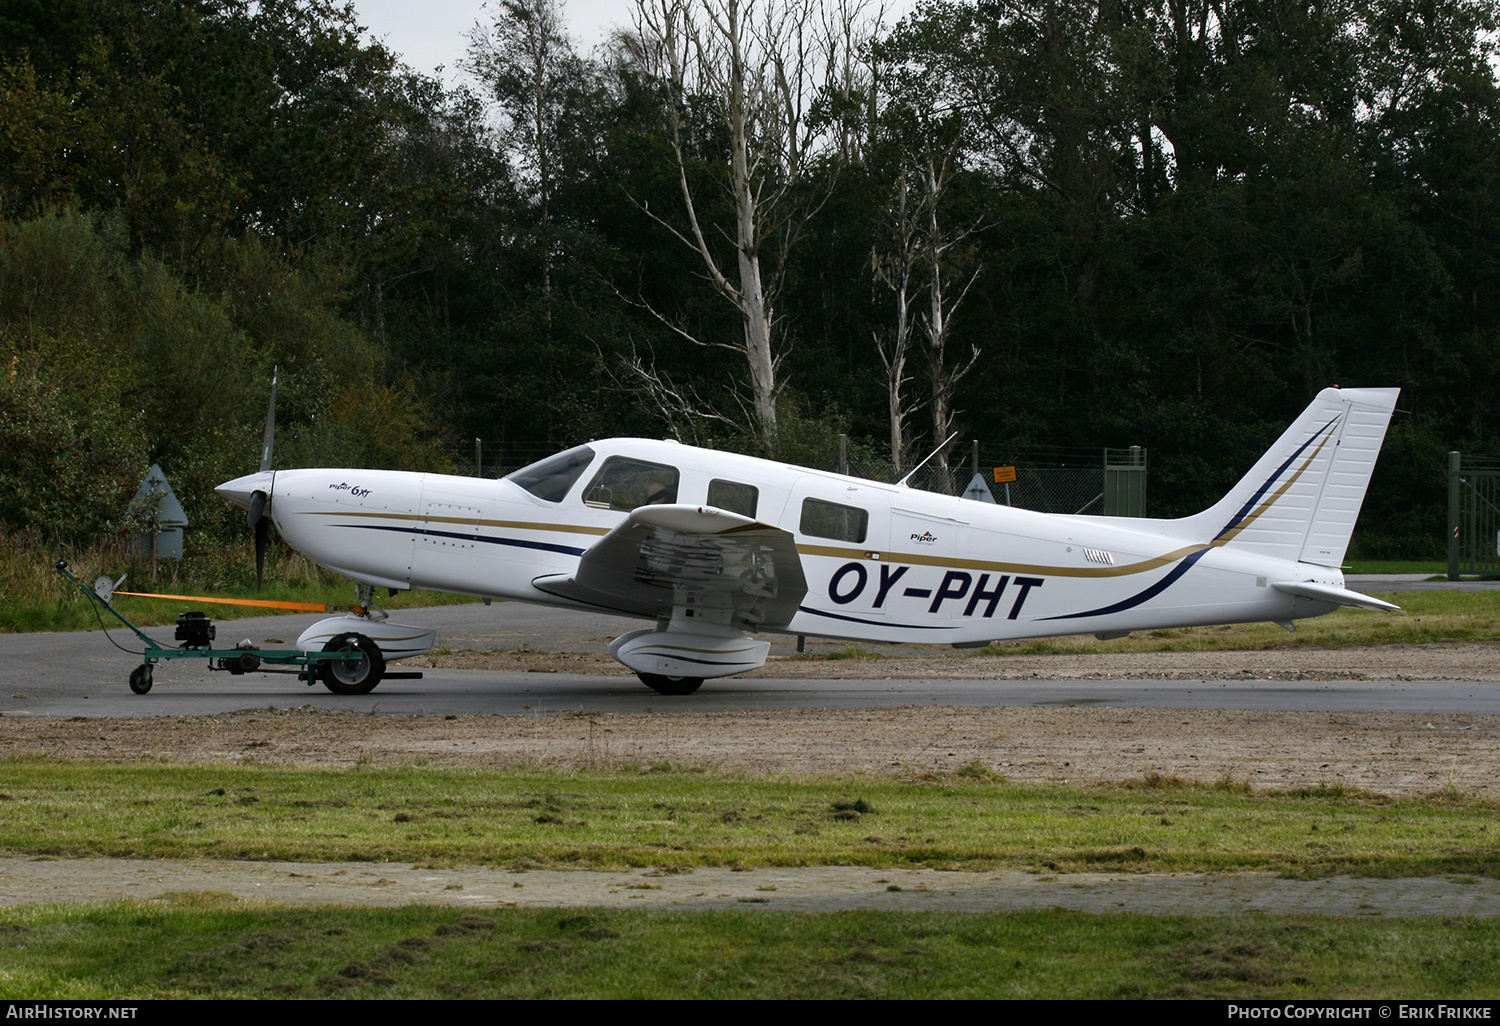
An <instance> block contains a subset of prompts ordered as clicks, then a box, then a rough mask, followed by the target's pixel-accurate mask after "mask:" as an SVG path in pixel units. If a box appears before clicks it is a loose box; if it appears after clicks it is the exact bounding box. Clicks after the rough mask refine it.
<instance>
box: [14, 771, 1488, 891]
mask: <svg viewBox="0 0 1500 1026" xmlns="http://www.w3.org/2000/svg"><path fill="white" fill-rule="evenodd" d="M985 775H986V772H985V771H982V768H980V767H974V768H970V769H968V770H965V771H960V772H959V773H956V774H952V775H948V776H944V777H931V778H925V779H909V780H881V779H864V778H835V779H807V780H802V779H772V780H767V779H765V778H760V777H757V778H750V777H739V776H729V775H718V774H712V773H706V772H688V771H681V770H676V769H673V770H668V771H665V772H659V771H654V770H651V769H649V768H648V769H646V770H635V771H611V772H601V771H592V772H582V771H580V772H564V771H552V770H545V771H544V770H481V769H454V768H435V767H421V766H412V767H398V768H375V767H368V766H365V767H356V768H353V769H302V768H294V767H285V766H189V765H178V764H171V763H163V764H125V765H120V764H101V763H90V762H57V761H51V760H46V759H11V760H7V761H4V762H3V763H0V852H4V853H6V854H12V855H54V856H76V855H105V856H133V857H145V858H187V857H209V858H223V859H252V860H292V861H298V860H306V861H372V862H380V861H401V862H415V863H419V864H429V865H459V864H491V865H502V866H503V865H529V866H537V867H543V866H545V867H555V868H567V867H574V866H576V867H588V868H600V869H618V868H627V867H639V866H652V865H659V866H666V867H690V866H703V865H716V866H746V867H752V866H797V865H867V866H889V867H903V866H904V867H935V868H957V867H962V868H968V869H987V868H995V867H1009V868H1022V869H1033V870H1037V871H1053V872H1069V871H1083V870H1107V871H1121V872H1145V871H1157V872H1167V871H1213V872H1224V871H1241V870H1269V871H1273V872H1278V873H1282V874H1286V875H1291V876H1303V877H1317V876H1324V875H1329V874H1335V873H1346V874H1359V875H1373V876H1412V875H1418V876H1420V875H1430V874H1439V873H1463V874H1479V875H1489V874H1493V873H1495V872H1497V871H1500V831H1491V830H1490V822H1491V821H1492V820H1493V819H1494V817H1495V812H1496V806H1495V805H1494V804H1493V803H1491V802H1487V801H1483V800H1480V799H1477V798H1472V797H1467V796H1464V795H1462V794H1458V793H1440V794H1437V795H1433V796H1429V797H1427V798H1422V799H1410V798H1391V797H1386V796H1380V795H1372V794H1364V793H1352V792H1346V791H1344V790H1343V789H1341V788H1337V787H1335V788H1315V789H1310V790H1309V789H1304V790H1300V791H1296V792H1288V793H1277V792H1269V791H1255V790H1251V789H1250V788H1248V786H1246V785H1243V784H1236V783H1234V782H1230V781H1224V782H1221V783H1220V784H1219V785H1217V786H1213V787H1207V786H1201V785H1193V784H1189V783H1185V782H1183V781H1179V780H1175V779H1171V778H1161V777H1156V776H1152V777H1146V778H1142V779H1138V780H1134V781H1127V782H1125V783H1123V784H1121V785H1120V786H1117V787H1112V788H1091V789H1081V788H1065V787H1045V786H1037V785H1016V784H1010V783H1007V782H1005V781H1004V780H1003V779H1002V778H999V777H998V776H995V775H993V774H989V776H990V779H985Z"/></svg>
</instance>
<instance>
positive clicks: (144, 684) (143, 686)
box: [130, 663, 151, 695]
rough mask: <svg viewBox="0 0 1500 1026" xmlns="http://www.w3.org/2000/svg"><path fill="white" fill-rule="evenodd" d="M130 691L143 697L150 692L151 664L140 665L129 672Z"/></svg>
mask: <svg viewBox="0 0 1500 1026" xmlns="http://www.w3.org/2000/svg"><path fill="white" fill-rule="evenodd" d="M130 690H131V691H134V692H135V693H136V694H138V695H144V694H145V693H146V692H148V691H150V690H151V664H150V663H142V664H141V665H140V666H137V667H136V668H135V669H133V670H131V671H130Z"/></svg>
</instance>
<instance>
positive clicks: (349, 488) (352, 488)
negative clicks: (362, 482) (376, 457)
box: [328, 482, 370, 499]
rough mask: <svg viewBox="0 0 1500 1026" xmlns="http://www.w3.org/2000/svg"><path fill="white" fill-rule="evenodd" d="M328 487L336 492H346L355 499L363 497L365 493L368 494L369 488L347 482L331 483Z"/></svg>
mask: <svg viewBox="0 0 1500 1026" xmlns="http://www.w3.org/2000/svg"><path fill="white" fill-rule="evenodd" d="M328 487H329V488H332V489H333V490H334V491H336V492H348V493H349V494H350V495H352V496H354V497H355V498H356V499H363V498H364V497H365V496H366V495H369V494H370V489H368V488H360V487H359V486H358V485H352V484H349V483H347V482H344V483H341V484H331V485H329V486H328Z"/></svg>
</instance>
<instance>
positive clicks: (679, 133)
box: [635, 0, 874, 446]
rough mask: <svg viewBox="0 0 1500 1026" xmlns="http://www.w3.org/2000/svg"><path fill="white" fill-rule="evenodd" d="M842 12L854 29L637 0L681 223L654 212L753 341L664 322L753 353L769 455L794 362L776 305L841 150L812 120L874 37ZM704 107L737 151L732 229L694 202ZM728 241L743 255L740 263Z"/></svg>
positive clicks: (728, 187) (786, 3) (776, 8)
mask: <svg viewBox="0 0 1500 1026" xmlns="http://www.w3.org/2000/svg"><path fill="white" fill-rule="evenodd" d="M836 9H837V10H839V11H841V12H842V17H843V18H845V19H846V21H847V22H848V23H847V24H840V25H835V24H834V22H836V21H838V19H837V18H835V19H829V18H828V17H826V11H824V9H823V8H822V7H821V6H820V5H819V4H818V3H817V2H816V0H636V17H635V30H636V37H637V38H636V40H635V42H636V45H637V46H638V47H639V54H638V56H637V59H638V60H640V62H641V64H642V65H643V70H645V71H646V73H647V74H649V75H650V76H651V77H652V78H653V79H654V80H655V81H656V82H658V83H659V84H660V85H661V87H662V88H663V89H664V91H665V93H666V104H665V109H666V120H667V124H666V126H665V127H666V130H667V137H668V141H669V142H670V144H671V147H672V152H673V154H674V155H675V158H676V164H677V178H678V185H679V190H680V192H681V197H682V213H681V217H680V219H679V218H677V217H672V218H668V217H664V216H662V215H660V214H658V213H657V212H654V211H649V210H648V211H647V213H648V214H650V216H652V217H653V218H654V219H655V220H657V222H658V223H660V224H661V225H662V226H663V227H665V228H666V229H667V230H668V231H670V232H671V233H672V234H673V235H674V236H675V237H676V238H677V239H678V241H679V242H681V243H682V244H683V245H685V246H687V247H688V248H689V249H691V250H692V251H693V252H694V253H695V254H696V255H697V258H698V260H699V261H700V262H701V265H702V268H703V273H704V275H705V277H706V278H707V279H708V280H709V282H710V283H711V284H712V285H713V287H714V289H715V290H716V291H717V292H718V293H719V294H720V295H721V296H723V297H724V298H725V299H726V300H728V301H729V302H730V303H731V304H733V305H734V307H735V309H736V310H737V311H738V313H739V316H740V320H741V323H742V325H743V338H742V339H741V340H740V341H739V342H736V343H733V344H731V343H728V342H723V341H709V340H704V339H699V338H697V337H695V336H694V335H693V334H692V333H691V332H690V331H688V330H687V328H685V327H684V326H683V325H681V324H678V323H676V322H673V321H671V320H670V319H668V318H667V317H665V316H664V315H661V314H657V316H658V317H660V318H661V319H662V320H663V322H665V323H667V324H668V325H669V326H670V327H671V328H672V329H673V330H674V331H675V332H676V333H677V334H678V335H679V336H680V337H682V338H683V339H685V340H687V341H690V342H692V343H695V344H698V345H707V346H717V347H721V348H726V349H732V350H735V351H737V352H742V353H743V355H744V358H745V361H746V366H747V371H748V377H749V391H750V394H749V396H748V397H747V406H748V407H749V410H750V413H751V417H752V423H751V424H750V425H749V427H750V429H751V430H752V431H753V433H754V434H755V435H756V436H757V437H758V438H759V440H760V442H761V444H762V445H763V446H768V445H769V444H770V443H771V441H772V439H773V438H774V437H775V434H776V408H777V399H778V397H779V395H780V393H781V388H782V382H781V381H780V380H779V372H780V365H781V360H782V357H784V356H785V346H784V341H783V339H782V338H781V337H780V335H781V332H780V330H779V324H778V321H777V318H776V305H775V304H776V296H777V292H778V289H779V287H780V284H781V278H782V273H783V269H784V267H785V259H786V254H787V252H788V250H790V249H791V248H792V247H793V246H794V245H795V244H796V242H797V238H798V236H799V235H800V234H801V231H802V229H803V228H804V227H805V225H806V223H807V220H808V218H809V217H811V216H812V214H813V213H814V212H815V211H816V207H817V203H816V201H809V200H808V198H807V197H806V196H805V195H803V194H802V193H801V192H800V191H799V187H800V186H801V185H802V184H803V179H804V176H805V174H806V172H807V170H808V166H809V163H810V162H811V161H812V160H813V159H814V158H815V157H816V156H817V155H818V154H819V153H820V152H822V150H823V149H824V148H825V147H827V146H828V145H829V144H830V139H829V137H828V134H827V132H826V130H825V128H824V127H822V126H823V125H825V124H826V122H820V121H817V120H815V119H814V118H813V117H812V116H811V115H812V110H813V105H814V102H815V100H816V99H817V97H818V96H819V95H820V94H821V92H822V91H823V89H824V87H825V85H826V84H827V83H828V82H830V81H832V80H836V79H837V78H838V76H839V75H840V74H841V73H842V68H841V66H840V61H841V60H842V59H843V57H844V53H845V47H846V46H847V45H850V44H848V43H846V40H853V39H856V38H857V37H858V33H859V32H860V31H873V29H874V25H873V24H871V23H868V22H866V23H863V24H865V26H866V28H865V29H859V28H857V27H856V24H857V19H858V17H859V12H860V10H861V9H862V8H861V7H860V6H859V5H858V4H857V3H852V2H849V3H843V4H841V5H838V6H837V8H836ZM694 105H696V108H697V110H699V111H702V110H703V109H704V108H705V105H706V109H707V110H709V111H711V113H712V117H713V118H714V120H715V121H716V122H717V127H719V128H721V129H722V130H723V135H724V138H725V140H726V141H727V143H728V148H729V152H728V154H727V168H726V169H725V173H724V174H723V176H722V177H721V180H720V186H721V188H722V189H723V191H724V192H725V193H726V195H727V199H728V200H729V203H730V206H731V208H732V209H733V211H734V225H733V228H732V230H729V229H727V228H720V227H716V226H714V225H711V224H706V223H705V221H704V218H703V216H702V213H701V210H700V202H699V200H698V199H697V197H696V196H695V195H694V191H693V182H692V180H691V176H690V174H689V167H690V166H691V165H692V163H693V158H694V156H695V153H696V148H697V146H698V140H696V139H694V138H693V137H692V130H691V127H690V125H689V124H688V122H687V112H688V110H689V108H690V107H691V106H694ZM716 234H717V235H720V236H721V237H722V238H723V239H724V240H725V241H728V242H729V243H730V244H732V246H733V253H734V255H733V257H732V263H731V260H730V259H726V257H725V255H724V249H723V247H722V246H721V245H720V244H719V239H716V238H715V237H714V236H715V235H716ZM655 312H656V311H653V313H655ZM645 383H646V384H648V385H649V382H645Z"/></svg>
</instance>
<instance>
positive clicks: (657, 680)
mask: <svg viewBox="0 0 1500 1026" xmlns="http://www.w3.org/2000/svg"><path fill="white" fill-rule="evenodd" d="M636 676H637V677H639V678H641V683H642V684H644V685H646V687H648V688H650V689H651V690H652V691H655V692H656V693H657V694H658V695H691V694H692V693H693V692H694V691H697V690H698V689H699V688H700V687H702V686H703V678H702V677H668V676H666V675H665V674H661V673H637V674H636Z"/></svg>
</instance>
